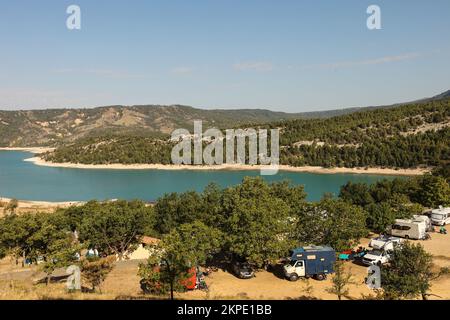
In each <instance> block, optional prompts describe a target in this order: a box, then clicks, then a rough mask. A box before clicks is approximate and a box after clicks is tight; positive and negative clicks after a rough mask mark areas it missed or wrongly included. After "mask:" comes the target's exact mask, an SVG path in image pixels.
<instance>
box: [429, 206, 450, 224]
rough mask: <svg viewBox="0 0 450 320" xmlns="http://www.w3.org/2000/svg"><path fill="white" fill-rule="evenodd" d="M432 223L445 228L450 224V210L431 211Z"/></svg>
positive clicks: (441, 208)
mask: <svg viewBox="0 0 450 320" xmlns="http://www.w3.org/2000/svg"><path fill="white" fill-rule="evenodd" d="M431 222H432V223H433V224H434V225H437V226H445V225H446V224H449V223H450V208H443V207H442V206H441V207H439V209H434V210H433V211H431Z"/></svg>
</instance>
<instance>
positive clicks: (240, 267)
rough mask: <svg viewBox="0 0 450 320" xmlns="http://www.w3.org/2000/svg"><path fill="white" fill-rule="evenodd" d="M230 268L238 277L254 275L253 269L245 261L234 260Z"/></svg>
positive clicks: (246, 277) (248, 277) (249, 277)
mask: <svg viewBox="0 0 450 320" xmlns="http://www.w3.org/2000/svg"><path fill="white" fill-rule="evenodd" d="M231 268H232V270H233V273H234V274H235V275H236V276H237V277H238V278H240V279H251V278H253V277H255V270H253V268H252V266H251V265H250V264H249V263H247V262H240V261H234V262H233V264H232V266H231Z"/></svg>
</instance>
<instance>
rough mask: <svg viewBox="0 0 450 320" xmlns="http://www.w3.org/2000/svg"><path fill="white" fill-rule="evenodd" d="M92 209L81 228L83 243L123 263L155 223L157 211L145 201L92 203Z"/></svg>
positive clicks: (80, 233)
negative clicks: (154, 214) (154, 212)
mask: <svg viewBox="0 0 450 320" xmlns="http://www.w3.org/2000/svg"><path fill="white" fill-rule="evenodd" d="M90 208H91V210H92V211H89V212H88V213H86V214H85V215H84V217H83V219H82V221H81V224H80V226H79V230H78V231H79V239H80V241H81V242H83V243H85V244H86V245H87V246H89V247H92V248H97V249H98V250H99V252H101V253H104V254H106V255H117V256H118V258H119V260H121V259H123V257H124V256H125V255H126V254H128V253H130V252H132V251H134V250H135V249H136V247H137V245H138V244H139V242H140V239H141V238H142V236H144V235H145V232H146V231H147V230H148V229H149V228H150V227H152V226H153V224H154V216H153V209H152V208H151V207H147V206H146V205H145V204H144V203H143V202H142V201H137V200H135V201H114V202H106V203H92V204H90Z"/></svg>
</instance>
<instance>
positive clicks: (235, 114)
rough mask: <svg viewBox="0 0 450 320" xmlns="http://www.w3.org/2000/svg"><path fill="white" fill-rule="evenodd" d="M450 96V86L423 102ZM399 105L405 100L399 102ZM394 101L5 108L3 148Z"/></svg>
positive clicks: (0, 118) (0, 125)
mask: <svg viewBox="0 0 450 320" xmlns="http://www.w3.org/2000/svg"><path fill="white" fill-rule="evenodd" d="M447 98H450V90H449V91H446V92H444V93H442V94H440V95H437V96H435V97H433V98H428V99H423V100H421V101H418V103H419V102H427V101H430V99H432V100H440V99H447ZM398 105H400V104H398ZM394 106H395V105H392V106H379V107H362V108H347V109H339V110H328V111H318V112H302V113H285V112H274V111H269V110H264V109H235V110H218V109H216V110H203V109H198V108H193V107H189V106H183V105H172V106H162V105H141V106H106V107H97V108H92V109H48V110H28V111H27V110H20V111H0V147H27V146H56V145H59V144H61V143H67V142H72V141H76V140H78V139H81V138H89V137H99V136H105V135H139V136H143V137H159V136H166V135H168V134H170V133H171V132H172V131H173V130H175V129H178V128H186V129H188V130H191V129H192V126H193V122H194V120H202V121H203V124H204V126H205V127H206V126H207V127H218V128H221V129H223V128H235V127H239V126H244V125H254V124H264V123H270V122H279V121H284V120H293V119H326V118H331V117H335V116H341V115H346V114H351V113H354V112H359V111H366V110H372V109H378V108H388V107H394Z"/></svg>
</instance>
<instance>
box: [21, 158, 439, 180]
mask: <svg viewBox="0 0 450 320" xmlns="http://www.w3.org/2000/svg"><path fill="white" fill-rule="evenodd" d="M24 161H27V162H32V163H33V164H35V165H37V166H44V167H56V168H71V169H104V170H199V171H200V170H202V171H217V170H221V171H258V170H262V169H268V168H270V167H268V166H261V165H246V164H244V165H243V164H223V165H213V166H208V165H202V166H194V165H172V164H171V165H164V164H118V163H117V164H98V165H97V164H78V163H55V162H49V161H45V160H44V159H42V158H40V157H32V158H29V159H25V160H24ZM278 170H279V171H283V172H299V173H301V172H302V173H317V174H341V173H342V174H369V175H392V176H418V175H423V174H425V173H428V172H430V169H422V168H418V169H398V170H396V169H389V168H324V167H314V166H303V167H292V166H288V165H280V166H279V167H278Z"/></svg>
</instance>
